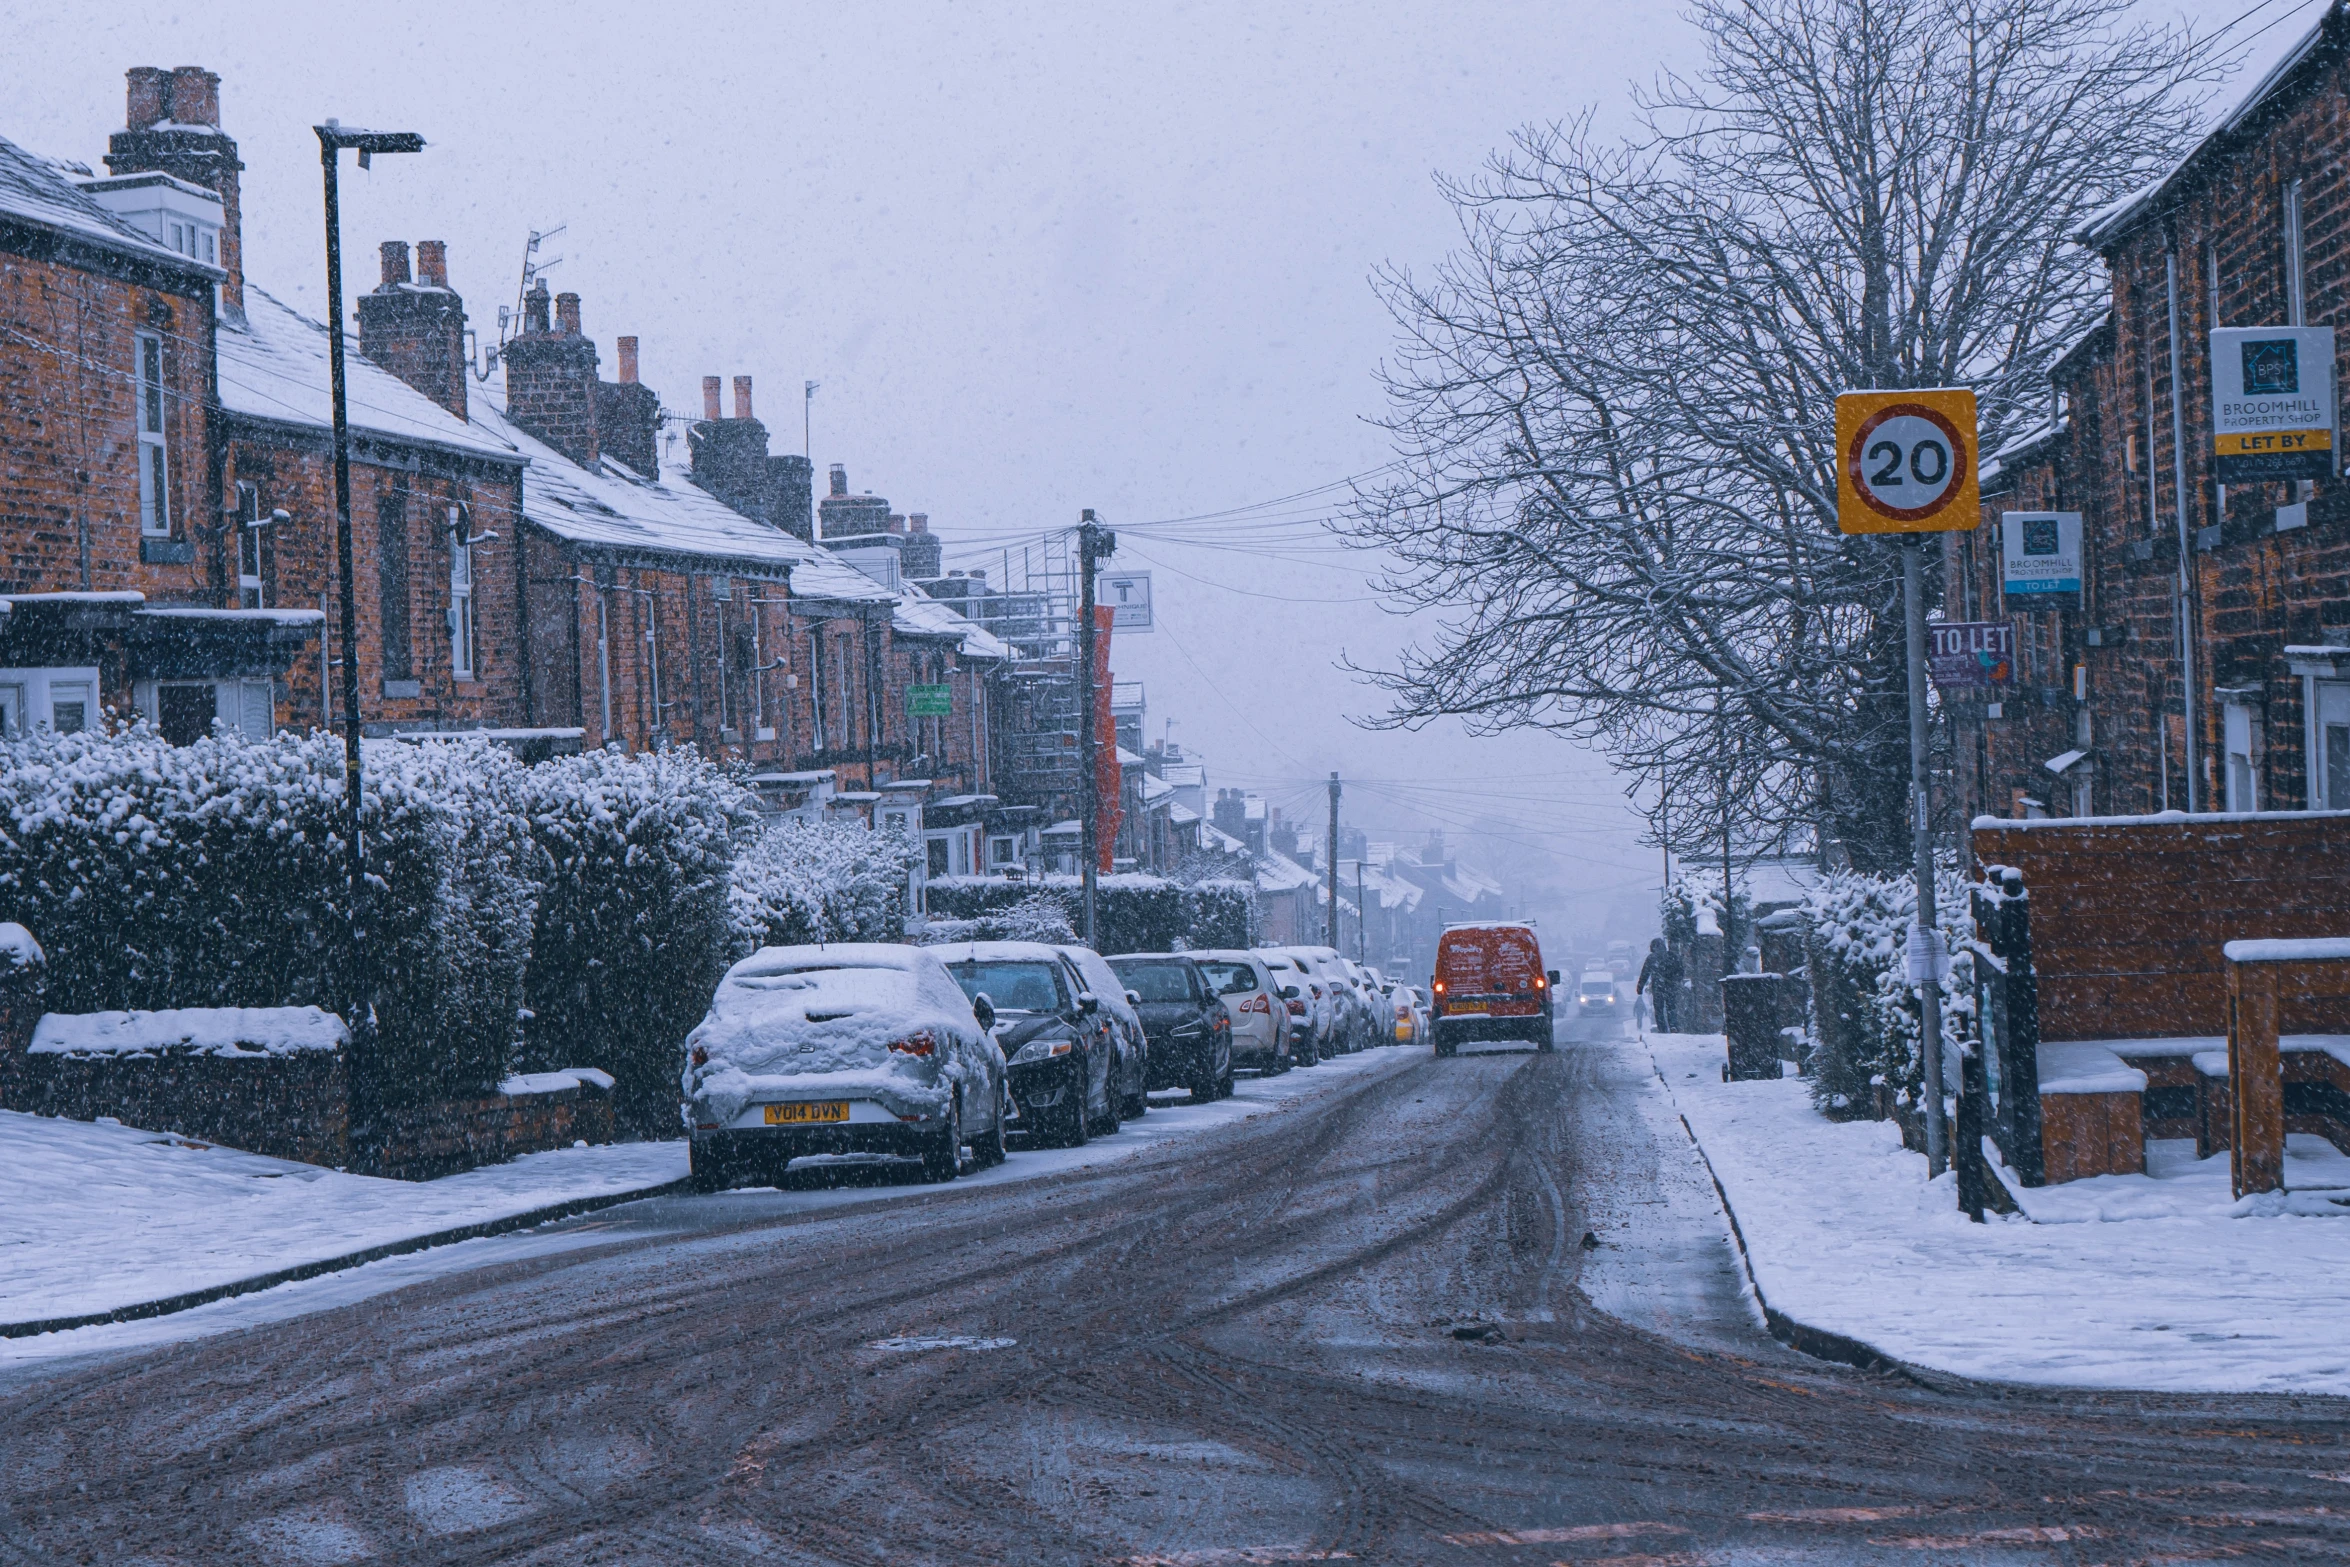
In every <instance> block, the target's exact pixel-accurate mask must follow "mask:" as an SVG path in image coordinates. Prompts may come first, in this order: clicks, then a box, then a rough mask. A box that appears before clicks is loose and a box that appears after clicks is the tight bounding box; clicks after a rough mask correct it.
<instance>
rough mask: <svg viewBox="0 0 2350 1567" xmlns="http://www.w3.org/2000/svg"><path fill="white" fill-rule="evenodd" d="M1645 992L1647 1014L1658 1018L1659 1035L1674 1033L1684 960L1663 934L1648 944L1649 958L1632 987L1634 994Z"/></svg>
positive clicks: (1656, 1019) (1642, 965)
mask: <svg viewBox="0 0 2350 1567" xmlns="http://www.w3.org/2000/svg"><path fill="white" fill-rule="evenodd" d="M1644 993H1645V994H1646V995H1647V997H1648V1015H1649V1016H1650V1017H1651V1018H1652V1019H1654V1020H1655V1023H1656V1031H1657V1032H1658V1033H1660V1034H1670V1033H1672V1032H1674V1029H1673V1023H1674V1014H1675V1012H1676V1011H1677V1010H1678V1002H1679V999H1680V994H1681V959H1680V955H1679V954H1677V953H1676V952H1674V951H1673V949H1672V947H1671V945H1670V944H1668V943H1667V942H1666V940H1665V938H1664V937H1662V936H1659V937H1657V938H1656V939H1655V940H1654V941H1651V942H1650V943H1649V944H1648V957H1647V959H1646V961H1644V962H1643V963H1642V964H1641V965H1640V978H1639V981H1638V982H1637V983H1635V984H1634V985H1633V987H1632V994H1633V995H1635V996H1638V995H1641V994H1644Z"/></svg>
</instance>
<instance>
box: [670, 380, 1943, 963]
mask: <svg viewBox="0 0 2350 1567" xmlns="http://www.w3.org/2000/svg"><path fill="white" fill-rule="evenodd" d="M702 417H703V418H704V419H707V420H709V421H710V422H711V423H713V424H715V423H717V422H718V421H719V420H720V419H723V418H725V417H726V411H725V410H724V409H723V408H721V407H719V406H718V377H716V376H714V375H706V376H704V377H702ZM1921 1004H1922V1003H1921Z"/></svg>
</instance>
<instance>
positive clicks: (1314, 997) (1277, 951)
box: [1257, 948, 1334, 1066]
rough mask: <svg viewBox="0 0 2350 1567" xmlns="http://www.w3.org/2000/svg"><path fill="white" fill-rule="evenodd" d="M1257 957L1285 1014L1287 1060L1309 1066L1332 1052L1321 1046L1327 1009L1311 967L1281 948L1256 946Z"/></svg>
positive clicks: (1324, 1037) (1324, 1034) (1325, 1036)
mask: <svg viewBox="0 0 2350 1567" xmlns="http://www.w3.org/2000/svg"><path fill="white" fill-rule="evenodd" d="M1257 957H1258V958H1259V959H1260V960H1262V961H1263V963H1264V965H1265V969H1266V978H1267V979H1268V980H1270V981H1271V982H1272V986H1273V994H1274V996H1275V997H1276V998H1278V999H1279V1000H1280V1002H1281V1005H1282V1008H1283V1009H1284V1010H1285V1011H1286V1012H1287V1013H1288V1014H1289V1055H1290V1059H1291V1060H1292V1061H1293V1062H1295V1063H1296V1064H1297V1065H1299V1066H1313V1065H1315V1064H1316V1063H1318V1062H1319V1061H1320V1060H1321V1059H1322V1058H1323V1057H1324V1056H1325V1055H1328V1054H1332V1053H1334V1052H1331V1051H1328V1050H1325V1049H1324V1048H1323V1044H1324V1041H1325V1040H1326V1038H1327V1037H1328V1036H1327V1034H1326V1032H1325V1029H1324V1020H1325V1019H1326V1018H1327V1016H1328V1009H1327V1008H1326V1007H1325V1006H1324V1005H1323V1003H1322V1000H1321V993H1322V987H1321V984H1320V982H1319V981H1317V980H1316V979H1315V978H1314V973H1313V970H1312V969H1310V968H1309V967H1307V966H1306V964H1304V963H1303V962H1301V961H1300V960H1299V959H1298V957H1297V956H1296V955H1295V954H1294V953H1291V952H1289V951H1288V950H1286V949H1283V948H1259V949H1258V950H1257Z"/></svg>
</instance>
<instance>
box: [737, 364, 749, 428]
mask: <svg viewBox="0 0 2350 1567" xmlns="http://www.w3.org/2000/svg"><path fill="white" fill-rule="evenodd" d="M734 416H735V417H736V418H737V419H748V418H749V417H750V416H751V378H750V377H749V376H747V375H738V376H736V377H735V378H734Z"/></svg>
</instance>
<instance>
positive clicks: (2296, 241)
mask: <svg viewBox="0 0 2350 1567" xmlns="http://www.w3.org/2000/svg"><path fill="white" fill-rule="evenodd" d="M2303 260H2304V257H2303V254H2302V242H2301V182H2300V181H2299V180H2291V181H2288V182H2287V183H2286V185H2285V325H2287V326H2307V325H2308V324H2309V323H2308V322H2307V321H2306V320H2304V319H2303V312H2304V310H2305V309H2306V308H2307V306H2306V300H2307V294H2306V287H2307V280H2306V277H2305V276H2304V271H2303Z"/></svg>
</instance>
